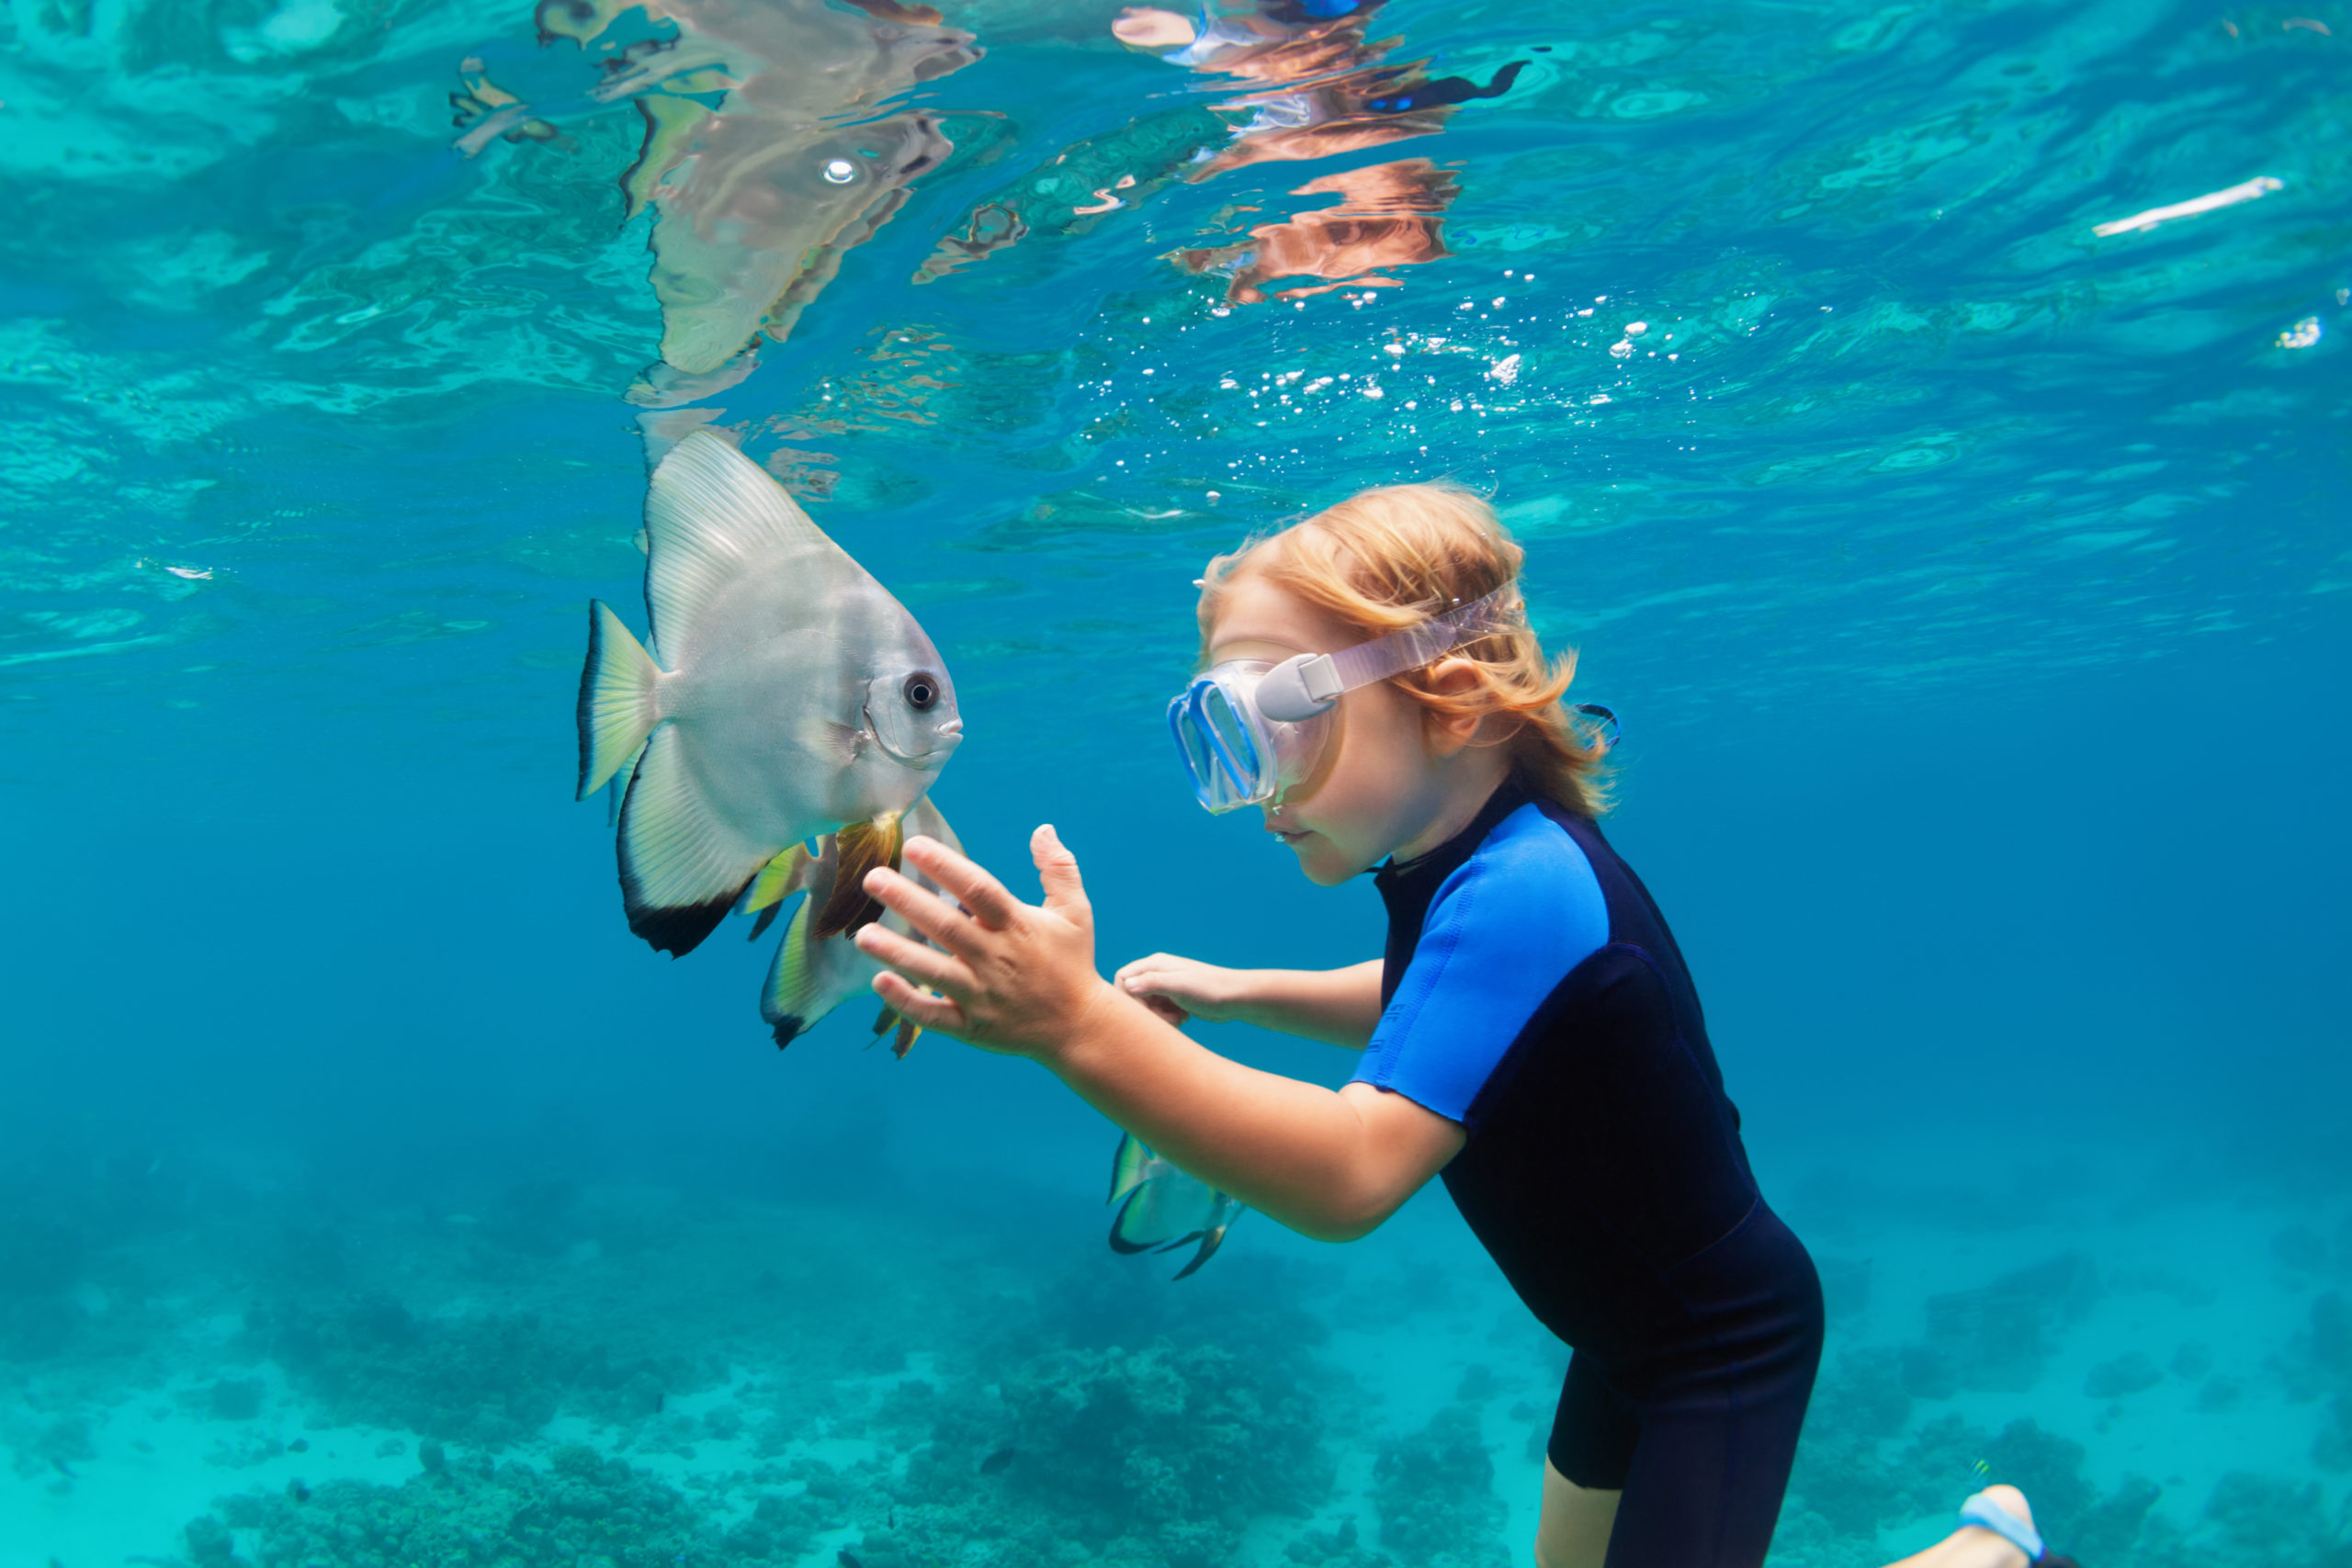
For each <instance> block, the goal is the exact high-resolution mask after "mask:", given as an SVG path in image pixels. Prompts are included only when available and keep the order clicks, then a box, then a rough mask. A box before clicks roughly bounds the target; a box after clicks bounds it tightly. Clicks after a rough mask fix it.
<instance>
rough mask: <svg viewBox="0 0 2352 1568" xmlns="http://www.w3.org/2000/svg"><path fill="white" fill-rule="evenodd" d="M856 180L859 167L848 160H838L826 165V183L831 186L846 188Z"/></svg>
mask: <svg viewBox="0 0 2352 1568" xmlns="http://www.w3.org/2000/svg"><path fill="white" fill-rule="evenodd" d="M855 178H857V165H856V164H853V163H851V162H850V161H849V160H848V159H847V158H836V159H834V160H833V161H832V162H831V163H830V164H826V165H825V183H826V184H827V185H829V186H845V185H847V184H849V182H850V181H852V180H854V179H855Z"/></svg>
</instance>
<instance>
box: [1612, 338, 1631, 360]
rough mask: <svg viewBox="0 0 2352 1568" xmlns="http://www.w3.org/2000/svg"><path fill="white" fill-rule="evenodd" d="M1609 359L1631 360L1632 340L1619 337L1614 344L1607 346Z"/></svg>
mask: <svg viewBox="0 0 2352 1568" xmlns="http://www.w3.org/2000/svg"><path fill="white" fill-rule="evenodd" d="M1609 357H1610V358H1611V359H1631V358H1633V357H1634V340H1633V339H1632V338H1629V337H1621V338H1619V339H1618V340H1617V341H1616V342H1615V343H1612V344H1610V345H1609Z"/></svg>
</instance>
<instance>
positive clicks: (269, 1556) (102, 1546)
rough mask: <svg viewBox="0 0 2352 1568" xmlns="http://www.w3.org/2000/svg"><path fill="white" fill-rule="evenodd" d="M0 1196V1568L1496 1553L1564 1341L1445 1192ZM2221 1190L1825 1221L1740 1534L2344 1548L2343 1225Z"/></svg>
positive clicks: (1358, 1559)
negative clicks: (1975, 1529)
mask: <svg viewBox="0 0 2352 1568" xmlns="http://www.w3.org/2000/svg"><path fill="white" fill-rule="evenodd" d="M0 1179H5V1182H6V1190H5V1191H0V1258H5V1259H6V1264H7V1267H6V1269H0V1361H5V1364H6V1372H7V1375H8V1387H9V1389H10V1390H11V1393H9V1394H8V1395H7V1396H6V1404H5V1406H0V1444H5V1445H6V1451H7V1454H8V1458H9V1461H10V1465H9V1468H8V1474H7V1476H6V1478H5V1486H0V1526H4V1527H5V1529H0V1539H6V1540H10V1541H12V1542H19V1543H25V1544H27V1545H28V1546H29V1547H30V1548H31V1550H29V1551H24V1552H21V1553H16V1552H14V1550H13V1548H12V1554H11V1555H9V1556H7V1557H6V1561H7V1562H17V1561H24V1562H30V1563H35V1564H46V1563H55V1564H57V1565H58V1568H86V1565H88V1564H94V1563H96V1562H109V1563H110V1562H122V1561H128V1560H132V1559H137V1560H140V1561H144V1562H150V1563H175V1564H193V1565H200V1568H232V1565H245V1568H345V1565H349V1568H363V1565H364V1568H410V1565H423V1564H433V1565H447V1568H458V1565H466V1568H473V1565H477V1564H478V1565H481V1568H493V1565H495V1568H540V1565H547V1568H557V1565H560V1568H581V1565H582V1564H594V1565H613V1568H624V1565H626V1568H637V1565H644V1568H653V1565H656V1564H661V1565H676V1564H686V1563H692V1564H707V1565H711V1568H731V1565H738V1564H741V1565H745V1568H749V1565H753V1564H774V1565H778V1568H782V1565H786V1564H792V1565H797V1568H819V1565H823V1564H836V1565H839V1568H901V1565H905V1568H916V1565H924V1568H929V1565H947V1564H957V1565H974V1568H978V1565H989V1568H1031V1565H1039V1568H1042V1565H1046V1564H1078V1563H1107V1564H1115V1565H1119V1568H1209V1565H1213V1564H1227V1563H1252V1564H1255V1563H1263V1564H1269V1565H1275V1564H1295V1565H1296V1568H1382V1565H1385V1568H1416V1565H1422V1564H1426V1565H1429V1568H1498V1565H1500V1564H1504V1563H1508V1562H1518V1561H1522V1560H1523V1559H1524V1555H1525V1552H1526V1550H1527V1533H1528V1531H1529V1530H1530V1529H1532V1517H1533V1500H1534V1495H1535V1491H1536V1475H1537V1471H1538V1465H1539V1463H1540V1455H1541V1443H1542V1438H1543V1436H1544V1430H1545V1428H1546V1427H1547V1425H1548V1422H1549V1419H1550V1414H1551V1409H1550V1396H1551V1393H1552V1392H1553V1390H1555V1388H1556V1384H1557V1378H1558V1375H1559V1371H1560V1370H1561V1367H1562V1366H1563V1364H1564V1361H1565V1353H1564V1352H1563V1351H1561V1350H1560V1349H1559V1348H1557V1347H1555V1346H1553V1345H1551V1344H1550V1343H1549V1342H1548V1341H1547V1340H1546V1339H1545V1338H1544V1336H1543V1335H1542V1334H1541V1332H1540V1331H1539V1330H1537V1329H1535V1328H1534V1327H1533V1325H1532V1324H1531V1323H1529V1322H1528V1321H1527V1320H1526V1318H1525V1316H1524V1314H1523V1313H1521V1311H1520V1309H1519V1308H1518V1307H1517V1305H1516V1303H1512V1302H1511V1301H1510V1299H1509V1297H1508V1295H1507V1294H1505V1293H1504V1292H1502V1291H1501V1288H1500V1286H1499V1284H1498V1282H1497V1281H1495V1280H1493V1279H1491V1277H1490V1275H1489V1274H1488V1273H1484V1272H1481V1271H1480V1267H1479V1265H1478V1264H1477V1260H1476V1256H1475V1254H1474V1253H1470V1252H1468V1251H1467V1250H1466V1248H1467V1246H1468V1244H1467V1243H1466V1242H1465V1241H1464V1239H1463V1238H1462V1237H1461V1236H1460V1235H1458V1234H1457V1233H1456V1232H1455V1231H1454V1230H1453V1228H1452V1226H1453V1222H1452V1221H1451V1218H1450V1216H1448V1215H1446V1214H1445V1213H1444V1212H1443V1210H1442V1201H1441V1205H1439V1206H1433V1207H1430V1208H1428V1209H1417V1211H1416V1212H1415V1213H1412V1214H1409V1215H1408V1216H1407V1217H1406V1219H1405V1220H1404V1221H1401V1222H1400V1223H1399V1224H1398V1226H1397V1234H1396V1235H1394V1236H1393V1237H1387V1236H1386V1235H1385V1233H1384V1238H1383V1239H1377V1240H1375V1241H1374V1242H1372V1243H1370V1244H1367V1245H1365V1246H1361V1247H1355V1248H1350V1249H1346V1250H1345V1251H1344V1252H1329V1251H1325V1250H1321V1249H1316V1248H1311V1247H1306V1246H1305V1245H1304V1244H1298V1243H1295V1242H1293V1241H1291V1240H1290V1239H1289V1238H1286V1237H1281V1236H1278V1235H1274V1234H1273V1233H1272V1227H1271V1226H1267V1225H1266V1224H1265V1223H1264V1222H1262V1221H1250V1222H1248V1223H1247V1224H1248V1226H1250V1227H1255V1234H1254V1235H1253V1233H1252V1230H1251V1229H1250V1228H1245V1229H1243V1230H1241V1231H1239V1232H1238V1233H1237V1235H1236V1237H1235V1240H1234V1242H1233V1244H1232V1245H1231V1246H1230V1247H1228V1250H1227V1254H1226V1255H1224V1256H1220V1257H1219V1258H1217V1259H1216V1261H1215V1262H1214V1263H1213V1264H1212V1265H1211V1266H1210V1268H1208V1269H1204V1271H1203V1272H1202V1273H1201V1274H1200V1275H1198V1276H1196V1277H1194V1278H1193V1279H1191V1280H1185V1281H1183V1282H1182V1284H1170V1282H1169V1281H1168V1280H1167V1279H1166V1276H1167V1275H1168V1274H1169V1273H1170V1272H1172V1268H1170V1267H1169V1266H1168V1264H1167V1260H1159V1259H1145V1260H1132V1259H1120V1258H1113V1257H1112V1256H1111V1255H1110V1254H1109V1253H1108V1252H1107V1251H1102V1252H1099V1253H1098V1252H1097V1251H1095V1250H1094V1249H1093V1247H1073V1246H1071V1245H1070V1241H1069V1238H1070V1236H1071V1235H1075V1234H1077V1233H1076V1232H1075V1231H1074V1230H1073V1229H1072V1228H1071V1227H1069V1226H1060V1227H1058V1228H1057V1227H1053V1226H1046V1227H1037V1226H1030V1225H1024V1224H1019V1223H1014V1222H1006V1223H1003V1224H999V1225H997V1226H995V1227H994V1228H990V1227H989V1226H988V1225H986V1224H979V1223H977V1222H976V1221H975V1220H974V1219H973V1217H972V1216H971V1215H968V1214H967V1215H964V1216H961V1217H957V1218H954V1219H949V1218H946V1217H944V1216H940V1215H937V1214H933V1216H932V1217H931V1218H930V1219H928V1220H925V1221H922V1222H918V1221H916V1220H914V1219H912V1218H910V1210H913V1209H916V1208H919V1207H920V1206H919V1205H910V1204H907V1203H905V1202H903V1201H899V1198H900V1197H902V1196H903V1195H899V1196H893V1195H890V1194H883V1195H880V1196H878V1197H876V1198H874V1199H872V1200H871V1201H863V1200H848V1199H843V1198H841V1197H840V1196H839V1195H835V1196H834V1197H831V1198H828V1199H826V1200H823V1201H819V1200H816V1199H806V1198H803V1199H794V1198H791V1197H788V1196H785V1195H782V1194H779V1193H776V1192H775V1191H770V1192H768V1193H766V1194H765V1195H763V1196H760V1197H748V1196H742V1195H740V1194H738V1193H735V1192H731V1191H730V1190H729V1189H728V1187H727V1186H726V1185H725V1184H724V1183H718V1184H715V1185H710V1186H703V1187H694V1186H677V1187H663V1186H660V1185H649V1184H643V1183H622V1182H607V1183H603V1184H596V1183H588V1182H583V1181H579V1180H574V1179H567V1178H564V1177H561V1176H551V1175H546V1174H537V1175H533V1176H531V1177H528V1178H526V1179H515V1178H512V1177H507V1178H500V1179H488V1178H485V1179H480V1180H477V1181H472V1182H468V1181H464V1180H455V1181H444V1182H442V1183H440V1184H438V1185H434V1186H431V1188H430V1190H416V1191H411V1192H400V1191H396V1190H386V1188H385V1186H384V1185H382V1184H367V1185H362V1186H357V1187H345V1188H341V1189H338V1190H333V1191H329V1190H325V1189H322V1188H321V1187H320V1186H318V1185H317V1184H316V1183H311V1182H305V1181H302V1180H300V1179H285V1178H282V1177H281V1178H274V1179H257V1178H254V1177H253V1176H252V1175H250V1174H249V1173H248V1174H232V1173H231V1172H230V1171H229V1170H228V1169H226V1168H212V1169H205V1168H197V1169H193V1170H188V1171H186V1172H174V1173H173V1174H172V1177H171V1179H164V1178H163V1177H161V1176H159V1175H157V1174H156V1173H154V1172H153V1171H152V1170H150V1169H148V1168H147V1167H146V1166H144V1165H142V1164H141V1162H140V1161H138V1160H136V1159H130V1158H125V1159H121V1160H115V1161H105V1160H101V1161H98V1162H97V1163H96V1165H85V1166H84V1167H82V1168H78V1169H63V1168H60V1167H59V1166H58V1165H57V1164H56V1163H55V1162H49V1163H46V1164H41V1165H33V1164H30V1163H26V1164H20V1165H18V1166H17V1167H16V1168H10V1169H8V1170H6V1172H5V1173H0ZM1035 1201H1037V1202H1039V1203H1052V1202H1056V1201H1058V1200H1056V1199H1054V1198H1052V1197H1051V1196H1049V1195H1048V1196H1040V1197H1038V1198H1037V1199H1036V1200H1035ZM2207 1218H2208V1219H2209V1220H2210V1221H2211V1224H2208V1226H2207V1228H2206V1229H2205V1230H2201V1231H2200V1230H2199V1228H2198V1222H2197V1220H2196V1216H2195V1215H2194V1214H2191V1213H2188V1212H2187V1211H2186V1210H2184V1211H2182V1212H2178V1213H2170V1214H2166V1213H2163V1212H2161V1211H2157V1212H2154V1213H2143V1214H2141V1215H2139V1216H2136V1217H2119V1218H2116V1219H2115V1220H2113V1222H2112V1224H2110V1226H2109V1230H2108V1231H2107V1232H2105V1233H2098V1232H2091V1233H2086V1232H2085V1231H2083V1230H2082V1229H2081V1228H2080V1227H2079V1226H2078V1227H2076V1228H2075V1229H2073V1230H2069V1231H2064V1232H2063V1233H2061V1232H2059V1231H2054V1230H2053V1231H2049V1232H2047V1233H2046V1234H2045V1233H2044V1232H2042V1231H2037V1230H2036V1229H2034V1227H2033V1226H2032V1225H2030V1224H2016V1225H2009V1226H2004V1225H2002V1224H1975V1225H1973V1227H1972V1228H1971V1229H1969V1230H1968V1231H1966V1232H1964V1233H1962V1232H1957V1231H1953V1230H1951V1229H1950V1228H1949V1227H1947V1228H1946V1229H1945V1230H1943V1231H1941V1232H1939V1231H1938V1229H1937V1224H1938V1222H1937V1221H1936V1219H1935V1217H1934V1216H1933V1215H1932V1214H1931V1213H1914V1214H1912V1215H1910V1216H1909V1218H1908V1220H1907V1221H1906V1223H1905V1224H1903V1225H1902V1226H1900V1227H1892V1226H1887V1222H1886V1221H1885V1220H1884V1219H1883V1216H1881V1217H1876V1218H1874V1217H1872V1216H1871V1215H1868V1214H1856V1215H1850V1216H1847V1217H1846V1218H1844V1219H1842V1220H1840V1219H1838V1217H1836V1216H1834V1215H1831V1214H1828V1213H1826V1211H1825V1214H1824V1217H1823V1218H1822V1219H1821V1221H1820V1223H1818V1224H1815V1226H1813V1227H1812V1229H1813V1230H1814V1232H1815V1235H1816V1236H1817V1238H1818V1239H1817V1240H1816V1244H1815V1250H1816V1251H1817V1252H1818V1253H1819V1254H1820V1255H1821V1257H1822V1260H1823V1265H1824V1273H1825V1277H1826V1281H1827V1285H1828V1289H1829V1294H1830V1299H1831V1303H1832V1311H1833V1335H1832V1345H1831V1350H1830V1354H1829V1358H1828V1360H1827V1363H1826V1367H1825V1371H1824V1376H1823V1380H1822V1382H1821V1385H1820V1389H1819V1392H1818V1393H1817V1395H1816V1399H1815V1406H1814V1410H1813V1414H1812V1416H1811V1419H1810V1422H1809V1424H1808V1427H1807V1432H1806V1438H1805V1444H1804V1451H1803V1454H1802V1456H1801V1459H1800V1462H1799V1468H1798V1472H1797V1475H1796V1478H1795V1481H1794V1483H1793V1486H1792V1495H1791V1499H1790V1504H1789V1506H1788V1509H1787V1511H1786V1513H1785V1515H1784V1517H1783V1521H1782V1526H1781V1534H1780V1539H1779V1541H1778V1543H1777V1545H1776V1548H1775V1554H1774V1555H1775V1561H1776V1562H1780V1563H1782V1564H1785V1565H1787V1568H1860V1565H1863V1564H1870V1563H1876V1562H1883V1561H1884V1560H1885V1558H1886V1557H1888V1556H1890V1555H1893V1554H1894V1551H1895V1550H1896V1549H1897V1548H1898V1547H1899V1548H1903V1549H1909V1548H1912V1547H1915V1546H1916V1545H1917V1544H1920V1543H1922V1542H1924V1540H1929V1539H1933V1537H1934V1535H1936V1534H1938V1533H1940V1531H1941V1529H1943V1528H1944V1524H1943V1521H1945V1520H1948V1519H1949V1517H1950V1513H1951V1508H1952V1506H1954V1505H1955V1504H1956V1503H1957V1502H1958V1500H1959V1499H1960V1498H1961V1497H1962V1495H1965V1494H1966V1493H1967V1492H1968V1491H1970V1490H1972V1489H1973V1487H1974V1486H1977V1485H1981V1484H1983V1483H1985V1481H1987V1480H1992V1479H1998V1480H2005V1481H2010V1482H2014V1483H2017V1484H2018V1485H2021V1486H2023V1487H2025V1488H2026V1490H2027V1491H2028V1493H2029V1495H2030V1496H2031V1497H2032V1498H2033V1500H2034V1502H2035V1505H2036V1506H2037V1508H2038V1510H2039V1512H2040V1514H2041V1521H2042V1523H2043V1526H2044V1528H2045V1529H2046V1531H2047V1532H2048V1533H2049V1534H2050V1536H2051V1538H2052V1540H2054V1541H2056V1542H2059V1543H2061V1544H2062V1545H2063V1546H2064V1548H2065V1549H2066V1550H2068V1551H2072V1552H2073V1553H2074V1554H2075V1555H2076V1556H2077V1557H2078V1558H2080V1559H2081V1560H2082V1561H2083V1562H2086V1563H2089V1564H2093V1565H2095V1568H2109V1565H2113V1564H2120V1563H2136V1564H2146V1565H2149V1568H2188V1565H2190V1564H2196V1565H2199V1568H2238V1565H2240V1564H2245V1565H2248V1568H2251V1565H2253V1564H2257V1563H2258V1564H2265V1565H2267V1564H2280V1563H2296V1564H2312V1565H2316V1568H2328V1565H2335V1564H2345V1565H2352V1513H2347V1505H2346V1501H2345V1495H2346V1477H2347V1476H2352V1217H2347V1216H2346V1214H2345V1213H2343V1212H2341V1211H2340V1210H2334V1209H2331V1208H2329V1207H2328V1206H2327V1205H2326V1204H2324V1203H2321V1204H2317V1205H2315V1206H2312V1207H2310V1208H2309V1209H2308V1210H2306V1211H2304V1212H2301V1213H2292V1212H2289V1211H2283V1210H2257V1209H2252V1208H2246V1207H2243V1206H2241V1207H2239V1208H2236V1209H2233V1210H2230V1211H2228V1212H2227V1213H2213V1214H2209V1215H2208V1216H2207ZM1085 1223H1086V1224H1088V1225H1090V1226H1091V1223H1092V1221H1091V1216H1089V1217H1088V1218H1087V1220H1086V1221H1085ZM2135 1224H2136V1225H2148V1226H2159V1227H2161V1228H2165V1229H2168V1230H2169V1231H2170V1232H2172V1233H2173V1234H2175V1235H2188V1237H2189V1238H2190V1239H2189V1241H2188V1243H2187V1244H2186V1245H2187V1246H2188V1250H2189V1252H2190V1254H2191V1258H2189V1259H2186V1260H2184V1259H2178V1258H2177V1259H2176V1261H2175V1263H2174V1264H2173V1265H2172V1266H2170V1267H2169V1268H2162V1267H2154V1266H2152V1265H2151V1264H2150V1263H2149V1261H2148V1249H2146V1248H2144V1247H2139V1246H2137V1245H2135V1242H2134V1237H2135V1235H2138V1234H2139V1233H2137V1232H2135V1231H2133V1230H2132V1229H2131V1226H2132V1225H2135ZM1874 1226H1887V1228H1883V1229H1874V1228H1873V1227H1874ZM2086 1235H2092V1236H2100V1237H2103V1238H2104V1239H2105V1240H2107V1241H2108V1242H2109V1243H2111V1245H2109V1246H2105V1247H2093V1246H2089V1245H2086V1239H2085V1238H2086ZM2200 1235H2209V1236H2211V1238H2213V1239H2211V1241H2210V1242H2209V1243H2199V1242H2198V1241H2197V1240H2196V1238H2197V1237H2198V1236H2200ZM2053 1241H2055V1242H2058V1243H2064V1244H2066V1245H2061V1246H2057V1247H2055V1248H2054V1249H2052V1242H2053ZM2200 1245H2203V1246H2206V1247H2207V1248H2208V1254H2209V1261H2210V1262H2211V1264H2212V1266H2213V1267H2212V1269H2211V1276H2210V1277H2200V1273H2199V1269H2198V1268H2197V1267H2195V1266H2194V1261H2193V1259H2194V1257H2195V1254H2196V1248H2197V1247H2199V1246H2200ZM1905 1246H1910V1247H1916V1248H1917V1252H1916V1254H1911V1255H1905V1254H1903V1253H1902V1252H1901V1251H1900V1249H1901V1247H1905ZM2228 1247H2240V1248H2241V1250H2242V1253H2243V1256H2240V1255H2238V1254H2229V1255H2228V1256H2226V1257H2225V1256H2223V1254H2224V1253H2225V1252H2226V1251H2227V1248H2228ZM2176 1251H2178V1248H2176ZM1931 1256H1932V1257H1933V1258H1935V1259H1936V1262H1935V1264H1934V1265H1933V1267H1930V1265H1929V1264H1928V1263H1927V1262H1924V1261H1918V1260H1919V1259H1925V1258H1929V1257H1931ZM2225 1266H2226V1267H2225ZM1938 1270H1940V1275H1938V1272H1937V1271H1938ZM1963 1281H1973V1282H1963ZM2249 1292H2253V1293H2249ZM126 1500H130V1501H129V1502H126ZM126 1507H130V1509H131V1510H132V1511H131V1515H130V1517H123V1510H124V1509H125V1508H126ZM140 1510H144V1511H143V1512H141V1511H140Z"/></svg>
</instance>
